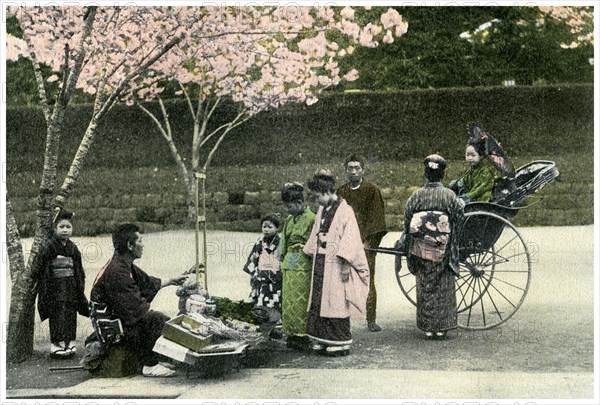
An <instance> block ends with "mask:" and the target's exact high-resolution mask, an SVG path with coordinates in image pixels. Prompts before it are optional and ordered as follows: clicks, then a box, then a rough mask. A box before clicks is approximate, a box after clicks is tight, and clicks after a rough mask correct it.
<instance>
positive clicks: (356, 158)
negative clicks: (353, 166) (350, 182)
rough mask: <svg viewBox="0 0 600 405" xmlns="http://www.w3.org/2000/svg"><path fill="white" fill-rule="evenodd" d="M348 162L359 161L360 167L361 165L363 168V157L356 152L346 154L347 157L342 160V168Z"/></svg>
mask: <svg viewBox="0 0 600 405" xmlns="http://www.w3.org/2000/svg"><path fill="white" fill-rule="evenodd" d="M349 162H358V163H360V167H362V168H363V169H364V168H365V158H364V157H363V156H361V155H358V154H356V153H353V154H351V155H348V157H347V158H346V160H345V161H344V169H345V168H346V167H347V166H348V163H349Z"/></svg>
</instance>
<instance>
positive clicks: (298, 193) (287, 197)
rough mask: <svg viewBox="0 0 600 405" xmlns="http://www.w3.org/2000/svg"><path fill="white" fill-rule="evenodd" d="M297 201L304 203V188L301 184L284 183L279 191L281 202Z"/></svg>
mask: <svg viewBox="0 0 600 405" xmlns="http://www.w3.org/2000/svg"><path fill="white" fill-rule="evenodd" d="M298 200H300V201H302V202H304V187H302V184H300V183H297V182H294V183H286V184H285V185H284V186H283V189H281V201H283V202H284V203H290V202H295V201H298Z"/></svg>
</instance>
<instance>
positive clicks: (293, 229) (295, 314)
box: [281, 183, 315, 350]
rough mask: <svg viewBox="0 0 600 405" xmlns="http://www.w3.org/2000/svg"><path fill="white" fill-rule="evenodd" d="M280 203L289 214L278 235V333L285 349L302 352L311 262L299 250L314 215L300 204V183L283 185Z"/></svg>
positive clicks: (301, 199) (302, 194) (308, 343)
mask: <svg viewBox="0 0 600 405" xmlns="http://www.w3.org/2000/svg"><path fill="white" fill-rule="evenodd" d="M281 200H282V201H283V203H284V204H285V206H286V207H287V209H288V212H289V214H290V215H289V216H288V217H287V218H286V220H285V223H284V225H283V230H282V232H281V235H282V237H281V258H282V263H281V272H282V276H283V290H282V292H283V296H282V328H281V331H282V332H283V333H284V334H286V335H287V346H288V347H292V348H297V349H301V350H304V349H308V348H309V345H310V340H309V339H308V336H307V335H306V315H307V308H308V295H309V293H310V280H311V272H312V260H311V258H310V256H308V255H306V254H305V253H304V252H303V251H302V249H303V248H304V245H305V244H306V241H307V239H308V237H309V236H310V231H311V230H312V227H313V223H314V222H315V213H314V212H312V210H311V209H310V207H307V206H306V204H305V203H304V187H302V185H301V184H300V183H287V184H286V185H285V186H284V187H283V190H281Z"/></svg>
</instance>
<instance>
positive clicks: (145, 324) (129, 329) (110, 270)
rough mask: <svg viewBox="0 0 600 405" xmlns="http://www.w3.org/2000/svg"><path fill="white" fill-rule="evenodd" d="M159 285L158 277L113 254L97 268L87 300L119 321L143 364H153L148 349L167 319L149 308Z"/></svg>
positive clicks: (153, 360)
mask: <svg viewBox="0 0 600 405" xmlns="http://www.w3.org/2000/svg"><path fill="white" fill-rule="evenodd" d="M160 288H161V280H160V279H159V278H156V277H152V276H150V275H148V274H146V273H145V272H144V271H143V270H142V269H140V268H139V267H137V266H136V265H135V264H131V265H129V264H128V263H127V262H126V261H124V260H123V259H122V258H120V257H119V256H118V255H117V254H115V255H114V256H113V257H112V259H111V260H110V261H109V262H108V263H107V264H106V265H105V266H104V268H102V270H100V273H98V276H97V277H96V280H95V282H94V286H93V287H92V292H91V296H90V299H91V300H92V301H94V302H97V303H102V304H106V305H107V306H108V310H109V311H110V313H111V314H112V315H114V316H115V317H117V318H119V319H120V320H121V322H122V324H123V329H124V334H125V339H126V341H127V342H129V343H130V344H131V345H132V346H133V347H134V348H135V349H136V350H137V351H138V353H139V355H140V361H141V362H142V364H143V365H147V366H152V365H155V364H156V363H157V362H158V360H157V359H156V356H155V355H154V354H153V352H152V348H153V347H154V343H155V342H156V340H157V339H158V338H159V337H160V336H161V333H162V328H163V326H164V324H165V322H166V321H167V320H168V319H169V318H168V317H167V316H166V315H164V314H162V313H160V312H157V311H153V310H151V309H150V303H151V302H152V300H153V299H154V297H155V296H156V294H157V293H158V291H159V290H160Z"/></svg>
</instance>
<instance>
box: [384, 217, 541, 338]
mask: <svg viewBox="0 0 600 405" xmlns="http://www.w3.org/2000/svg"><path fill="white" fill-rule="evenodd" d="M459 236H460V239H459V241H460V242H459V252H460V275H459V276H458V277H457V279H456V303H457V313H458V314H457V316H458V326H459V327H460V328H462V329H471V330H484V329H490V328H493V327H495V326H498V325H500V324H502V323H504V322H506V321H507V320H508V319H509V318H510V317H512V316H513V315H514V313H515V312H517V310H518V309H519V308H520V306H521V305H522V304H523V301H524V300H525V296H526V295H527V291H528V290H529V283H530V280H531V258H530V255H529V251H528V249H527V245H526V243H525V241H524V240H523V237H522V236H521V234H520V233H519V231H518V230H517V229H516V228H515V227H514V225H513V224H511V223H510V221H508V220H507V219H505V218H504V217H502V216H500V215H497V214H494V213H491V212H485V211H474V212H469V213H466V214H465V220H464V225H463V227H462V231H461V234H460V235H459ZM395 273H396V280H397V281H398V285H399V286H400V289H401V290H402V293H403V294H404V296H405V297H406V298H407V299H408V301H409V302H410V303H412V304H413V305H417V288H416V278H415V276H414V275H412V274H411V273H410V271H409V270H408V263H407V262H406V258H405V257H404V259H403V256H396V260H395Z"/></svg>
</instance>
